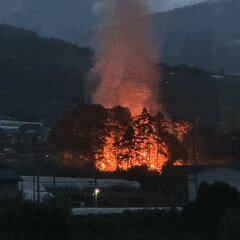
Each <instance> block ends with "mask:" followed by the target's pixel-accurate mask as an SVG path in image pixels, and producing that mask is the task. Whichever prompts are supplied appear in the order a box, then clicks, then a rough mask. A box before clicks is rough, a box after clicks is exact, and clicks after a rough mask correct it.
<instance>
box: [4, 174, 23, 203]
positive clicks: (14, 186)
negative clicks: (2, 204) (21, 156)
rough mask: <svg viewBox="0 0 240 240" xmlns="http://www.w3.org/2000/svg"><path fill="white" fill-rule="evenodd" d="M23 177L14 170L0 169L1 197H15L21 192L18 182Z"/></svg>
mask: <svg viewBox="0 0 240 240" xmlns="http://www.w3.org/2000/svg"><path fill="white" fill-rule="evenodd" d="M21 181H22V178H21V177H19V176H17V175H16V174H15V173H13V172H12V171H7V170H0V199H1V200H4V199H15V198H16V197H17V196H18V194H19V188H18V183H19V182H21Z"/></svg>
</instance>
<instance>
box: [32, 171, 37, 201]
mask: <svg viewBox="0 0 240 240" xmlns="http://www.w3.org/2000/svg"><path fill="white" fill-rule="evenodd" d="M32 187H33V201H34V202H35V200H36V198H35V192H36V191H35V176H33V185H32Z"/></svg>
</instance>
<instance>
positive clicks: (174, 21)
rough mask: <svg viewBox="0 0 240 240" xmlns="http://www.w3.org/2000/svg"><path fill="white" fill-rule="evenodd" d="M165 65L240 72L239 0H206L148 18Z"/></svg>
mask: <svg viewBox="0 0 240 240" xmlns="http://www.w3.org/2000/svg"><path fill="white" fill-rule="evenodd" d="M151 18H152V23H153V26H154V31H153V32H154V34H155V40H156V41H158V40H161V46H162V55H163V60H164V62H166V63H168V64H170V65H178V64H182V63H185V64H188V65H190V66H197V67H200V68H203V69H206V70H215V71H220V70H223V69H224V70H225V71H226V72H231V73H240V25H239V23H240V1H239V0H218V1H208V2H204V3H200V4H197V5H193V6H188V7H185V8H180V9H176V10H173V11H169V12H166V13H156V14H153V15H152V16H151Z"/></svg>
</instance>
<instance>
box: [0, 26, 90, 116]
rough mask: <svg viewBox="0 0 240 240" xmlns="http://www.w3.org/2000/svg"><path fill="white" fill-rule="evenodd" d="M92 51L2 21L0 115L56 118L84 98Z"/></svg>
mask: <svg viewBox="0 0 240 240" xmlns="http://www.w3.org/2000/svg"><path fill="white" fill-rule="evenodd" d="M90 58H91V52H90V50H89V49H87V48H85V49H81V48H79V47H77V46H75V45H72V44H67V43H65V42H63V41H60V40H56V39H47V38H40V37H39V36H38V35H37V34H36V33H34V32H31V31H26V30H22V29H18V28H15V27H9V26H6V25H0V86H1V87H0V115H2V116H11V115H12V116H13V117H14V116H15V117H17V118H20V119H21V118H22V119H25V120H36V119H39V118H46V119H56V118H57V117H59V116H61V115H62V114H64V112H66V111H69V109H71V108H72V107H74V106H75V105H76V104H79V103H82V102H83V101H84V81H83V78H84V76H85V75H86V72H87V71H88V70H89V67H90Z"/></svg>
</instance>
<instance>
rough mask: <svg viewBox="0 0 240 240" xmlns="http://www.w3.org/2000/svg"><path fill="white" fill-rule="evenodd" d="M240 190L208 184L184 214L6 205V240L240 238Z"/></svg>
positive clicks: (1, 224)
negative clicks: (95, 212) (92, 212)
mask: <svg viewBox="0 0 240 240" xmlns="http://www.w3.org/2000/svg"><path fill="white" fill-rule="evenodd" d="M239 213H240V202H239V193H238V191H237V190H236V189H235V188H233V187H231V186H229V185H227V184H224V183H220V182H219V183H215V184H213V185H207V184H204V185H202V186H201V187H200V189H199V192H198V195H197V198H196V200H195V201H194V202H193V203H191V204H189V205H187V206H186V207H185V208H184V209H183V211H182V212H177V211H175V210H171V211H159V210H155V211H140V212H124V213H123V214H119V215H118V214H114V215H95V216H91V215H90V216H72V215H71V214H70V212H69V210H67V209H64V207H63V206H61V205H60V204H59V203H58V204H57V202H56V201H50V202H46V203H42V204H37V203H29V202H12V203H10V202H8V203H6V202H5V203H4V202H1V204H0V228H1V233H0V234H1V236H0V238H1V239H4V240H12V239H14V240H15V239H18V240H22V239H24V240H30V239H37V240H44V239H48V240H59V239H60V240H61V239H62V240H68V239H69V240H80V239H90V240H108V239H109V240H112V239H113V238H114V239H116V240H118V239H119V240H120V239H126V240H134V239H138V240H145V239H149V240H155V239H163V240H176V239H179V240H186V239H192V240H204V239H208V240H219V239H221V240H238V239H239V238H240V232H239V216H240V214H239Z"/></svg>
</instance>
